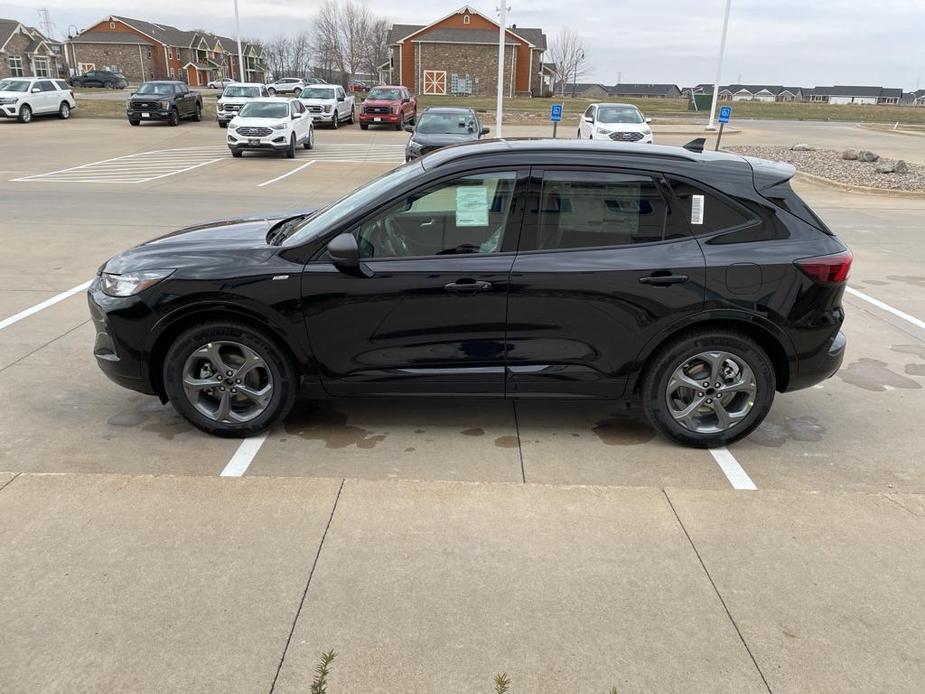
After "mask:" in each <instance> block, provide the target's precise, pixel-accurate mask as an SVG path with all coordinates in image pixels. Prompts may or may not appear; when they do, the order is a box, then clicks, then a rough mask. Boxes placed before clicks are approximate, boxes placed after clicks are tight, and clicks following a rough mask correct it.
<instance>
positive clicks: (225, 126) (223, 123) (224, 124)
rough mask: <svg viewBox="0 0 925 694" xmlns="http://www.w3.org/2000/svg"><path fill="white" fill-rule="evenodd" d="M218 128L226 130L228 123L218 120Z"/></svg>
mask: <svg viewBox="0 0 925 694" xmlns="http://www.w3.org/2000/svg"><path fill="white" fill-rule="evenodd" d="M218 127H220V128H227V127H228V123H226V122H225V121H223V120H220V121H219V122H218Z"/></svg>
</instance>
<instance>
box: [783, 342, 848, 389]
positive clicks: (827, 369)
mask: <svg viewBox="0 0 925 694" xmlns="http://www.w3.org/2000/svg"><path fill="white" fill-rule="evenodd" d="M847 345H848V338H847V337H846V336H845V333H843V332H842V331H841V330H839V331H838V332H837V333H836V334H835V336H834V337H833V338H832V340H831V341H830V342H829V343H828V345H827V346H825V348H823V349H821V350H819V351H818V352H817V353H814V354H811V355H808V356H805V355H804V356H802V357H801V358H800V360H799V364H798V367H797V372H796V373H795V374H792V375H791V377H790V382H789V383H788V384H787V388H786V390H787V392H790V391H792V390H800V389H802V388H809V387H811V386H814V385H816V384H817V383H821V382H822V381H824V380H826V379H827V378H831V377H832V376H834V375H835V372H837V371H838V370H839V369H840V368H841V365H842V362H843V361H844V360H845V348H846V347H847Z"/></svg>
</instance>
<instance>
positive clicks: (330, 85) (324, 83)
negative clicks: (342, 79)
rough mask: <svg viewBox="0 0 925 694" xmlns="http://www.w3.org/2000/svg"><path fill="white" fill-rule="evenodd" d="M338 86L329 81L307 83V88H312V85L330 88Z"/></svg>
mask: <svg viewBox="0 0 925 694" xmlns="http://www.w3.org/2000/svg"><path fill="white" fill-rule="evenodd" d="M336 86H338V85H336V84H328V83H326V82H312V83H311V84H306V85H305V89H311V88H312V87H328V88H330V89H334V87H336Z"/></svg>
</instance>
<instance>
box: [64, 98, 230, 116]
mask: <svg viewBox="0 0 925 694" xmlns="http://www.w3.org/2000/svg"><path fill="white" fill-rule="evenodd" d="M125 97H126V98H125V100H119V101H109V100H106V101H104V100H102V99H81V98H80V96H78V97H77V108H76V109H74V111H73V113H72V117H73V118H122V119H123V120H124V119H125V102H126V101H128V94H126V95H125ZM215 103H216V102H215V99H203V100H202V118H203V120H215Z"/></svg>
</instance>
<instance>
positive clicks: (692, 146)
mask: <svg viewBox="0 0 925 694" xmlns="http://www.w3.org/2000/svg"><path fill="white" fill-rule="evenodd" d="M705 144H707V138H705V137H697V138H694V139H693V140H691V141H690V142H688V143H687V144H686V145H683V147H684V149H686V150H687V151H688V152H696V153H697V154H702V153H703V146H704V145H705Z"/></svg>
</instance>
